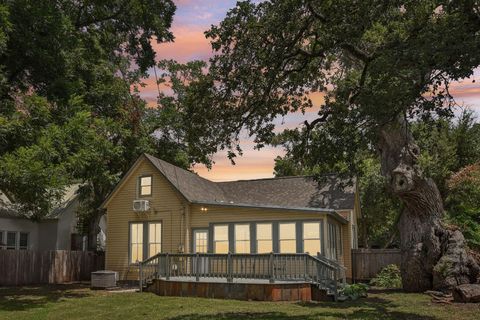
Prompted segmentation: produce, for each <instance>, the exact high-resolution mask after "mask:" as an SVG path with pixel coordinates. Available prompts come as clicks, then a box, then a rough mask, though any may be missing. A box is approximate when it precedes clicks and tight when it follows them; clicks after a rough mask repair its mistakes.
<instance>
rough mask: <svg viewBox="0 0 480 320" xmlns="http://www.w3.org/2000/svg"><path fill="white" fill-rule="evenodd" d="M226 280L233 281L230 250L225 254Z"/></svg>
mask: <svg viewBox="0 0 480 320" xmlns="http://www.w3.org/2000/svg"><path fill="white" fill-rule="evenodd" d="M227 282H233V265H232V254H231V253H230V251H229V252H228V255H227Z"/></svg>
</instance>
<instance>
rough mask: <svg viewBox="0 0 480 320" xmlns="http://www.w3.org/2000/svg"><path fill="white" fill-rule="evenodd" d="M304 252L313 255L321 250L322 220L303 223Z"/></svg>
mask: <svg viewBox="0 0 480 320" xmlns="http://www.w3.org/2000/svg"><path fill="white" fill-rule="evenodd" d="M303 252H308V253H309V254H310V255H312V256H316V255H317V253H318V252H321V240H320V222H305V223H303Z"/></svg>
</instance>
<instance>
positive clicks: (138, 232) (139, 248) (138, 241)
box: [130, 222, 143, 263]
mask: <svg viewBox="0 0 480 320" xmlns="http://www.w3.org/2000/svg"><path fill="white" fill-rule="evenodd" d="M142 260H143V222H141V223H132V224H130V262H131V263H136V262H139V261H142Z"/></svg>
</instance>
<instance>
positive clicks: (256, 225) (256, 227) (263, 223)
mask: <svg viewBox="0 0 480 320" xmlns="http://www.w3.org/2000/svg"><path fill="white" fill-rule="evenodd" d="M254 224H255V251H256V252H255V253H270V252H273V251H274V250H273V248H274V246H273V222H255V223H254ZM258 225H269V226H270V238H269V239H259V238H258V235H259V232H258ZM260 241H270V245H271V246H270V247H271V250H270V251H269V252H258V243H259V242H260Z"/></svg>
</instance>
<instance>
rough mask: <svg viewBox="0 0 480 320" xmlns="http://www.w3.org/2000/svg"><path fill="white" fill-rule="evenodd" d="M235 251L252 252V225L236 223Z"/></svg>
mask: <svg viewBox="0 0 480 320" xmlns="http://www.w3.org/2000/svg"><path fill="white" fill-rule="evenodd" d="M235 253H250V225H249V224H236V225H235Z"/></svg>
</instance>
